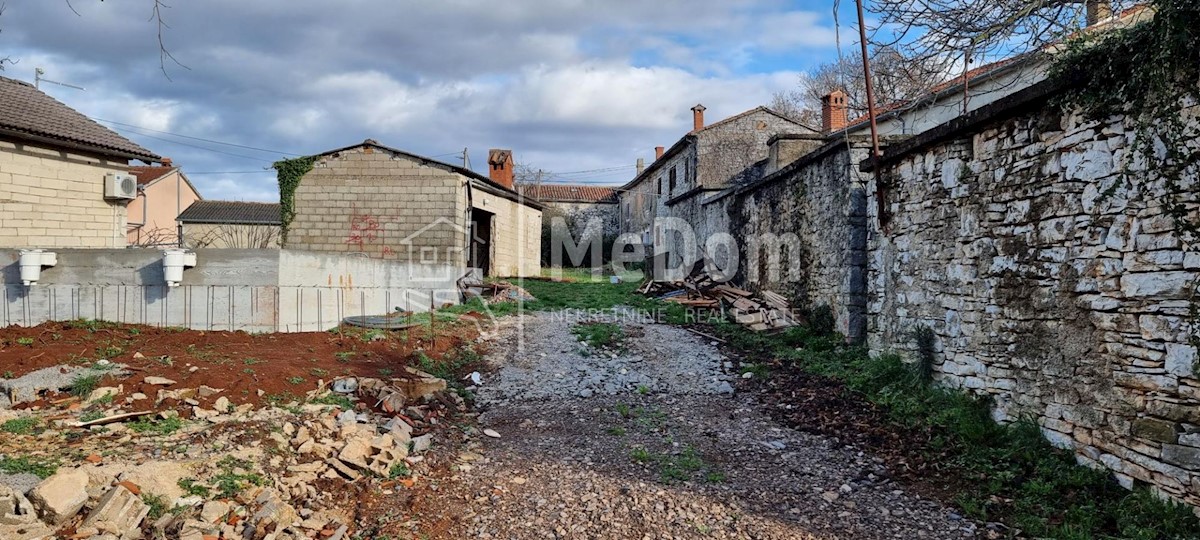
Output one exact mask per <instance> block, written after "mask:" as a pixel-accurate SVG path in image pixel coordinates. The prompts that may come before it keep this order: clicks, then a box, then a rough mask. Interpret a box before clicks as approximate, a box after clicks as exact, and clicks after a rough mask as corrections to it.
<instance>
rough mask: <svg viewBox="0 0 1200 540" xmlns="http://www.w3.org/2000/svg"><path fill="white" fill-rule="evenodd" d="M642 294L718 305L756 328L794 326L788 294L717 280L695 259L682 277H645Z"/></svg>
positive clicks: (700, 305)
mask: <svg viewBox="0 0 1200 540" xmlns="http://www.w3.org/2000/svg"><path fill="white" fill-rule="evenodd" d="M639 292H640V293H641V294H643V295H645V296H649V297H653V298H657V299H659V300H663V301H666V302H673V303H676V304H681V305H684V306H687V307H693V308H705V309H720V310H721V311H722V313H725V314H727V315H728V316H729V318H731V319H733V320H734V321H735V322H737V323H738V324H741V325H743V326H746V327H747V328H749V329H751V330H753V331H755V332H766V331H774V330H781V329H784V328H789V327H792V326H797V325H799V324H800V323H801V321H799V320H797V319H796V317H795V315H794V314H793V312H792V307H791V305H790V304H789V303H788V300H787V298H785V297H783V296H782V295H780V294H776V293H774V292H771V291H762V293H760V294H758V295H755V294H754V293H752V292H750V291H747V290H745V289H739V288H737V287H734V286H732V285H728V284H724V283H718V282H716V281H714V280H713V279H712V276H710V275H709V274H708V272H705V271H704V265H703V263H702V262H701V263H697V264H696V266H695V267H694V268H693V269H692V273H691V274H689V275H688V276H687V277H685V278H684V279H683V280H681V281H647V282H646V284H645V285H643V286H642V288H641V289H639Z"/></svg>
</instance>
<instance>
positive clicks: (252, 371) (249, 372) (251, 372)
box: [242, 368, 256, 375]
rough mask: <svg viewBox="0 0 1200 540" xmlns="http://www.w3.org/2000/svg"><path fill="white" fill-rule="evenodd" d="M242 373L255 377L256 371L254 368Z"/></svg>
mask: <svg viewBox="0 0 1200 540" xmlns="http://www.w3.org/2000/svg"><path fill="white" fill-rule="evenodd" d="M242 373H245V374H246V375H254V374H255V373H256V371H254V368H246V369H243V370H242Z"/></svg>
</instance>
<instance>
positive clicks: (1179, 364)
mask: <svg viewBox="0 0 1200 540" xmlns="http://www.w3.org/2000/svg"><path fill="white" fill-rule="evenodd" d="M1196 361H1197V354H1196V347H1194V346H1192V345H1190V344H1187V343H1168V344H1167V356H1166V358H1165V359H1164V363H1165V365H1166V369H1167V373H1170V374H1172V375H1177V376H1180V377H1192V376H1194V375H1195V369H1196Z"/></svg>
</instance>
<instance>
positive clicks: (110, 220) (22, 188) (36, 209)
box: [0, 77, 161, 248]
mask: <svg viewBox="0 0 1200 540" xmlns="http://www.w3.org/2000/svg"><path fill="white" fill-rule="evenodd" d="M160 159H161V158H159V157H158V156H157V155H155V154H154V153H153V152H151V151H149V150H147V149H145V148H143V147H141V146H139V145H138V144H136V143H134V142H133V141H130V140H128V139H126V138H124V137H122V136H120V135H118V134H117V133H115V132H113V131H112V130H109V129H108V128H105V127H104V126H101V125H99V124H97V123H95V122H93V121H92V120H91V119H89V118H88V117H86V116H84V115H82V114H80V113H79V112H77V111H75V110H73V109H71V108H70V107H68V106H66V105H64V104H63V103H61V102H59V101H57V100H55V99H54V98H52V97H50V96H49V95H47V94H45V93H44V92H41V91H40V90H38V89H36V88H34V87H33V85H31V84H29V83H25V82H22V81H18V80H15V79H9V78H6V77H0V247H16V248H65V247H74V248H102V247H109V248H111V247H125V245H126V234H125V233H126V216H127V213H126V205H127V204H128V202H129V201H128V200H126V199H106V198H105V192H104V182H105V177H106V175H108V174H113V173H121V174H127V173H128V172H129V163H130V161H131V160H140V161H142V162H145V163H147V164H149V163H153V162H156V161H158V160H160Z"/></svg>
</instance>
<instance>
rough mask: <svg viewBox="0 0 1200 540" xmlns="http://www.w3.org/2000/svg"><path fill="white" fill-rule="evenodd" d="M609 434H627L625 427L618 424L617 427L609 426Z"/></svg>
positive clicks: (618, 435) (619, 435)
mask: <svg viewBox="0 0 1200 540" xmlns="http://www.w3.org/2000/svg"><path fill="white" fill-rule="evenodd" d="M608 434H609V435H615V436H617V437H621V436H624V435H625V428H623V427H620V426H616V427H610V428H608Z"/></svg>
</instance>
